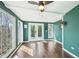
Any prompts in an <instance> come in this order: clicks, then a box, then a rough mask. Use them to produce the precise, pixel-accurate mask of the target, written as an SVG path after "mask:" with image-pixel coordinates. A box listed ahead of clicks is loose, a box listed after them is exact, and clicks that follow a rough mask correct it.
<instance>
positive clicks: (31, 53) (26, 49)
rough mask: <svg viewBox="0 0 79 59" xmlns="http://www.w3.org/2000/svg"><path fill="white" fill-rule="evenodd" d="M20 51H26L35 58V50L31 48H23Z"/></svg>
mask: <svg viewBox="0 0 79 59" xmlns="http://www.w3.org/2000/svg"><path fill="white" fill-rule="evenodd" d="M20 49H21V50H22V51H24V52H25V53H27V54H29V55H31V56H33V49H31V48H29V47H27V46H21V48H20Z"/></svg>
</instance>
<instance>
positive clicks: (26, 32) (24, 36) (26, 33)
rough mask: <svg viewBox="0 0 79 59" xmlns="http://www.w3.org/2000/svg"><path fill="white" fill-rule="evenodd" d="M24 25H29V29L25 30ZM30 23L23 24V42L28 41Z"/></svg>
mask: <svg viewBox="0 0 79 59" xmlns="http://www.w3.org/2000/svg"><path fill="white" fill-rule="evenodd" d="M24 25H27V28H24ZM28 34H29V33H28V23H27V22H23V40H24V41H28Z"/></svg>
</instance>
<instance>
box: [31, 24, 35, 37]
mask: <svg viewBox="0 0 79 59" xmlns="http://www.w3.org/2000/svg"><path fill="white" fill-rule="evenodd" d="M31 37H32V38H35V25H31Z"/></svg>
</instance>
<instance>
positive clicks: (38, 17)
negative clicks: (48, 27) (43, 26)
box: [3, 1, 79, 22]
mask: <svg viewBox="0 0 79 59" xmlns="http://www.w3.org/2000/svg"><path fill="white" fill-rule="evenodd" d="M3 2H4V4H5V6H6V7H7V8H9V9H11V10H12V11H13V12H14V13H15V14H16V15H17V16H18V17H19V18H20V19H22V20H23V21H34V22H36V21H37V22H56V21H58V20H61V19H62V17H63V15H64V14H66V13H67V12H68V11H70V10H71V9H72V8H74V7H75V6H77V5H79V1H55V2H53V3H50V4H48V5H46V6H45V11H50V12H43V13H41V12H40V11H39V9H38V6H37V5H32V4H29V3H28V2H27V1H3Z"/></svg>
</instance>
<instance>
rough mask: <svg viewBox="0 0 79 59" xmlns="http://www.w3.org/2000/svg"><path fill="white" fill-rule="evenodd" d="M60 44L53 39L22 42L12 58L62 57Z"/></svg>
mask: <svg viewBox="0 0 79 59" xmlns="http://www.w3.org/2000/svg"><path fill="white" fill-rule="evenodd" d="M65 55H66V56H64V55H63V54H62V45H61V44H59V43H56V42H54V41H51V40H49V41H35V42H27V43H23V44H22V46H21V47H20V48H19V49H18V51H17V52H16V53H15V54H14V55H13V56H12V58H62V57H65V58H66V57H70V56H67V54H65Z"/></svg>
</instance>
